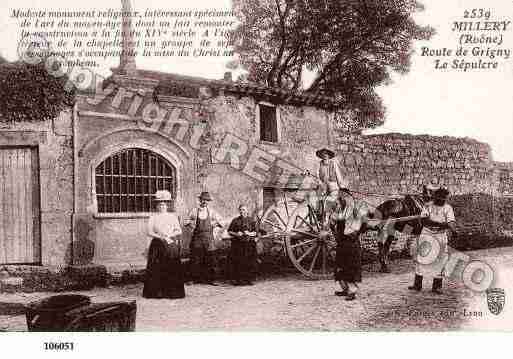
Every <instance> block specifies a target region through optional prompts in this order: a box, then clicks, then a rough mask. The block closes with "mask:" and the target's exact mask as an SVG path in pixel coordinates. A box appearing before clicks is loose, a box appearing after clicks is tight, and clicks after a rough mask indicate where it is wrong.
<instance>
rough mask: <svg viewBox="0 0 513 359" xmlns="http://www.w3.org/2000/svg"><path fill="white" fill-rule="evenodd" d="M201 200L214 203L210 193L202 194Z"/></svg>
mask: <svg viewBox="0 0 513 359" xmlns="http://www.w3.org/2000/svg"><path fill="white" fill-rule="evenodd" d="M199 199H200V200H205V201H212V197H210V193H208V192H206V191H205V192H201V194H200V195H199Z"/></svg>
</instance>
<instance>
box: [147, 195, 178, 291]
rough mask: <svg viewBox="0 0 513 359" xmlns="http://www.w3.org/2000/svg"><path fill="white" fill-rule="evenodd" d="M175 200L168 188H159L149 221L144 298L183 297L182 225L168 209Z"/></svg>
mask: <svg viewBox="0 0 513 359" xmlns="http://www.w3.org/2000/svg"><path fill="white" fill-rule="evenodd" d="M171 200H172V196H171V193H169V192H168V191H157V193H156V194H155V202H156V207H157V213H156V214H154V215H152V216H151V217H150V219H149V221H148V235H149V236H150V237H152V240H151V243H150V248H149V251H148V265H147V267H146V280H145V282H144V289H143V297H145V298H170V299H176V298H184V297H185V288H184V274H183V268H182V263H181V260H180V247H181V240H182V229H181V228H180V223H179V222H178V217H177V216H176V214H175V213H172V212H168V209H169V203H170V202H171Z"/></svg>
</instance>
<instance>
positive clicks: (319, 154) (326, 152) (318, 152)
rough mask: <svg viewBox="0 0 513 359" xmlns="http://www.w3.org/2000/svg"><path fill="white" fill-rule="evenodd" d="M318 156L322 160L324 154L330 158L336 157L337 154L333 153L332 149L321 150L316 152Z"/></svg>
mask: <svg viewBox="0 0 513 359" xmlns="http://www.w3.org/2000/svg"><path fill="white" fill-rule="evenodd" d="M315 154H316V156H317V157H319V158H322V155H323V154H327V155H328V156H329V158H333V157H335V152H333V151H332V150H330V149H327V148H321V149H320V150H318V151H317V152H315Z"/></svg>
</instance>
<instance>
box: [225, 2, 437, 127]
mask: <svg viewBox="0 0 513 359" xmlns="http://www.w3.org/2000/svg"><path fill="white" fill-rule="evenodd" d="M233 6H234V11H235V13H236V14H237V17H238V19H239V20H240V24H239V25H238V27H237V28H236V29H235V30H234V31H233V32H232V34H231V35H232V40H233V43H234V50H235V52H236V53H237V55H238V65H240V67H242V68H243V69H245V70H246V71H247V74H246V79H247V80H248V81H252V82H257V83H261V84H265V85H267V86H272V87H279V88H283V89H287V90H291V91H302V92H306V93H310V94H312V93H313V94H322V95H326V96H331V97H333V98H334V99H335V100H336V101H337V108H338V109H339V110H340V111H344V113H345V114H346V115H347V113H351V114H352V116H353V117H354V119H356V122H357V123H358V125H359V126H360V127H375V126H378V125H380V124H382V123H383V121H384V106H383V104H382V101H381V99H380V97H379V96H378V94H377V93H376V91H375V89H376V88H377V87H378V86H381V85H386V84H389V83H390V79H391V73H392V72H398V73H401V74H404V73H407V72H408V70H409V69H410V58H411V55H412V47H413V41H414V40H426V39H429V38H430V37H431V35H432V34H433V32H434V31H433V29H432V28H430V27H427V26H425V27H423V26H420V25H418V24H416V23H415V21H414V19H413V17H412V16H413V14H414V13H415V11H418V10H422V9H423V7H422V5H421V4H419V3H418V2H417V1H416V0H233ZM312 74H314V76H313V77H314V78H313V81H311V83H308V84H306V82H305V77H306V76H305V75H310V76H311V75H312Z"/></svg>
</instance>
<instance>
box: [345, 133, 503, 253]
mask: <svg viewBox="0 0 513 359" xmlns="http://www.w3.org/2000/svg"><path fill="white" fill-rule="evenodd" d="M337 142H338V147H337V148H336V150H337V158H338V159H339V161H340V162H339V163H340V165H341V168H342V170H343V172H344V173H345V175H346V176H347V177H348V178H349V181H350V187H351V189H353V190H354V191H357V192H360V193H359V195H360V197H363V198H365V199H366V200H368V201H369V202H371V203H379V202H381V201H383V200H384V199H386V198H387V197H388V196H394V195H398V194H405V193H419V192H420V191H421V190H422V186H423V185H424V184H427V183H430V182H434V183H437V184H440V185H442V186H445V187H447V188H448V189H449V190H450V191H451V195H452V196H451V199H450V200H449V202H450V203H451V204H452V205H453V207H454V209H455V213H456V217H457V222H458V225H459V226H460V228H461V230H462V231H465V230H469V231H471V232H472V231H473V232H475V231H483V232H486V233H490V232H495V233H498V234H499V235H502V234H503V233H505V232H504V231H506V230H509V229H511V227H513V226H512V224H513V223H512V222H513V221H512V219H513V206H512V203H510V202H512V201H511V198H510V197H509V198H508V195H509V196H511V194H513V164H509V163H498V162H493V160H492V155H491V149H490V147H489V145H487V144H485V143H481V142H478V141H476V140H473V139H469V138H454V137H435V136H427V135H422V136H414V135H407V134H396V133H392V134H383V135H368V136H365V135H349V136H340V137H339V138H338V141H337ZM397 236H398V237H399V240H398V241H397V242H396V243H395V246H394V248H393V249H394V250H396V251H403V250H407V249H408V247H409V244H410V242H411V240H412V238H411V237H409V236H405V235H400V234H397ZM374 237H375V233H372V232H370V233H369V234H366V235H365V236H364V237H363V239H362V240H363V244H364V247H365V248H366V249H368V250H371V251H375V250H376V248H375V247H376V243H375V238H374Z"/></svg>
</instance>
